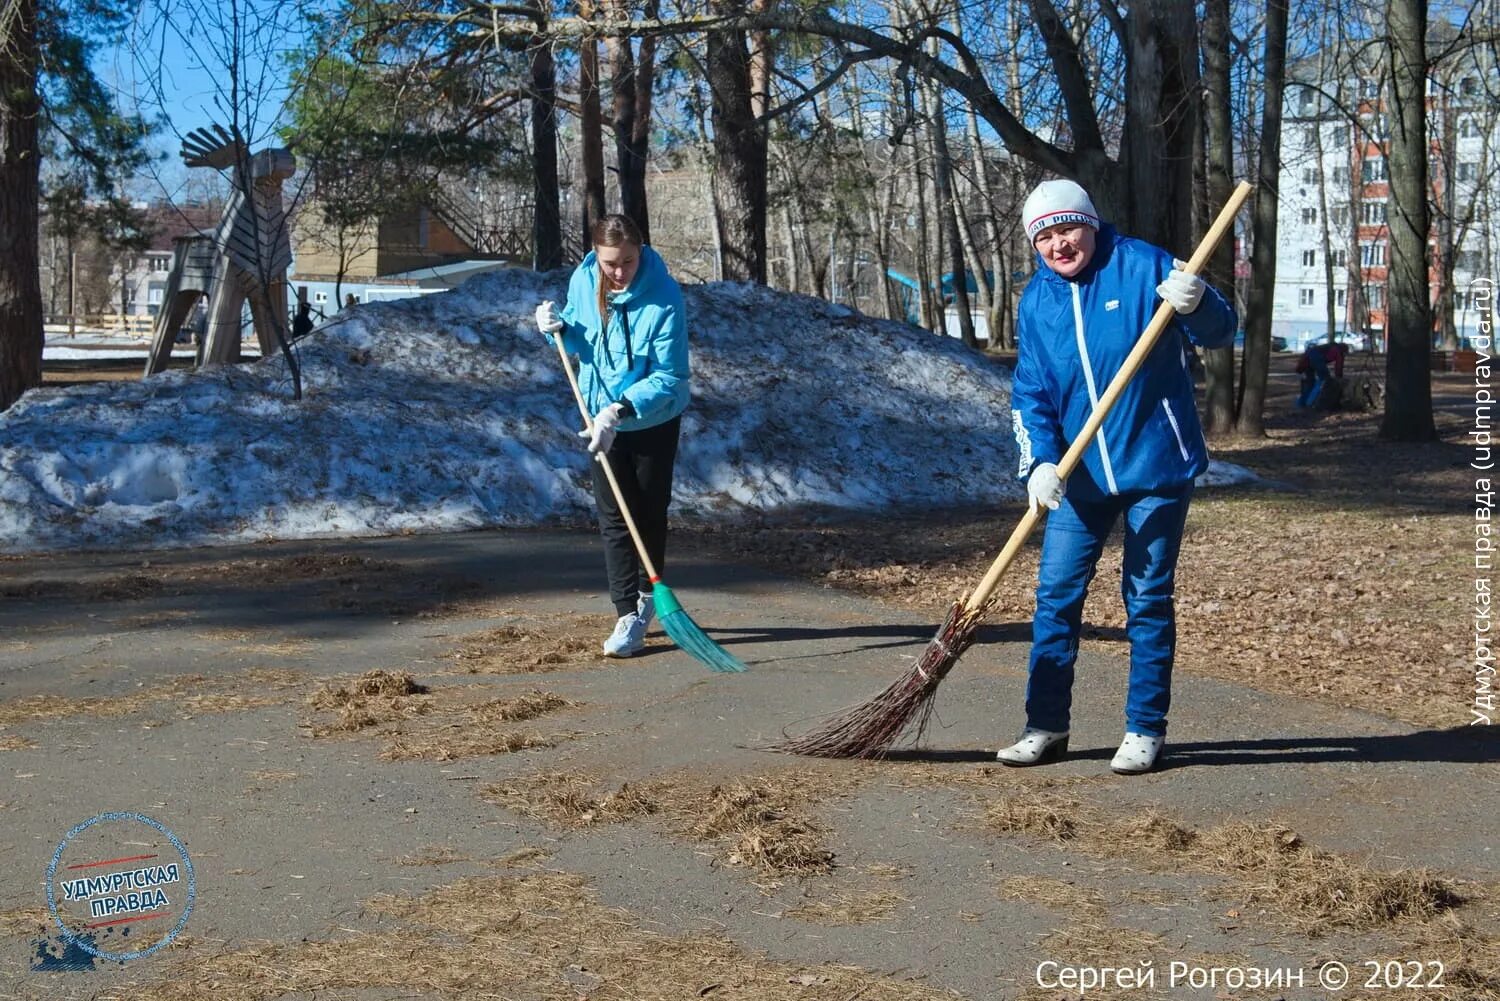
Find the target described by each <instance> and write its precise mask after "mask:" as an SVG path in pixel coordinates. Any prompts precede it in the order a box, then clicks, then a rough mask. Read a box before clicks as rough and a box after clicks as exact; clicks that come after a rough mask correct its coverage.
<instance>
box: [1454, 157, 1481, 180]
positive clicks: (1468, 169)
mask: <svg viewBox="0 0 1500 1001" xmlns="http://www.w3.org/2000/svg"><path fill="white" fill-rule="evenodd" d="M1478 177H1479V164H1477V163H1475V162H1474V161H1473V160H1464V161H1462V162H1461V163H1459V165H1458V179H1459V180H1460V181H1473V180H1477V179H1478Z"/></svg>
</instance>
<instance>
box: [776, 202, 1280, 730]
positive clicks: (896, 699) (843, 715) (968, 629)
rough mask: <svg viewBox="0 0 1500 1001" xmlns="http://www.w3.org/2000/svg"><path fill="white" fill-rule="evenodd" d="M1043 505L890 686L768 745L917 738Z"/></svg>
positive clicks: (1082, 436) (1103, 406)
mask: <svg viewBox="0 0 1500 1001" xmlns="http://www.w3.org/2000/svg"><path fill="white" fill-rule="evenodd" d="M1250 190H1251V188H1250V185H1249V184H1248V183H1247V182H1244V181H1241V182H1240V184H1239V186H1238V187H1237V188H1235V190H1234V193H1233V194H1231V195H1230V196H1229V201H1228V202H1226V203H1225V205H1224V208H1223V209H1222V210H1221V211H1220V212H1219V215H1218V217H1217V218H1216V219H1215V220H1214V223H1213V225H1212V226H1211V227H1209V230H1208V232H1207V233H1206V234H1205V235H1204V237H1203V241H1202V242H1201V243H1199V244H1198V248H1197V249H1196V250H1195V251H1193V256H1192V259H1191V260H1189V261H1188V263H1187V267H1186V268H1184V269H1183V270H1185V271H1187V272H1188V273H1189V274H1194V275H1196V274H1197V273H1198V272H1200V271H1201V270H1203V266H1204V265H1205V264H1206V263H1207V262H1208V258H1209V256H1210V255H1211V254H1212V253H1213V251H1214V248H1215V247H1217V246H1218V244H1219V241H1220V240H1222V239H1223V238H1224V235H1225V234H1226V233H1228V232H1229V230H1230V228H1231V227H1232V226H1233V225H1234V217H1235V215H1236V213H1238V212H1239V210H1240V206H1242V205H1243V204H1244V203H1245V199H1246V198H1247V197H1249V195H1250ZM1172 316H1173V309H1172V307H1171V305H1170V304H1169V303H1165V302H1163V303H1162V304H1161V305H1160V306H1158V307H1157V308H1156V313H1155V314H1154V315H1153V316H1152V317H1151V322H1150V323H1149V324H1148V325H1147V327H1146V330H1145V332H1144V333H1142V334H1141V336H1140V339H1139V340H1138V341H1137V342H1136V345H1135V347H1134V348H1133V349H1132V350H1131V352H1130V355H1129V356H1128V357H1127V358H1126V359H1125V363H1124V364H1123V365H1122V366H1121V367H1120V371H1119V372H1118V373H1116V375H1115V377H1114V379H1113V380H1112V381H1111V382H1110V384H1109V388H1108V389H1106V390H1105V392H1104V396H1103V397H1102V398H1101V399H1100V400H1099V405H1098V406H1097V407H1095V408H1094V412H1093V414H1092V415H1091V416H1090V417H1089V419H1088V421H1087V422H1086V423H1085V424H1084V426H1083V430H1082V431H1080V432H1079V433H1078V437H1077V439H1075V440H1074V441H1073V443H1072V445H1070V446H1069V447H1068V451H1067V453H1066V454H1065V455H1064V456H1063V457H1062V461H1060V462H1059V463H1058V464H1057V475H1058V476H1059V477H1060V478H1062V479H1063V480H1066V479H1067V478H1068V476H1069V475H1070V474H1071V473H1072V472H1073V470H1074V468H1075V467H1077V465H1078V463H1079V462H1080V461H1081V460H1082V458H1083V453H1084V450H1085V449H1087V448H1088V447H1089V444H1090V443H1091V442H1092V441H1093V440H1094V436H1095V435H1096V434H1097V433H1098V432H1099V427H1100V425H1102V424H1103V423H1104V418H1105V417H1106V416H1107V415H1108V414H1109V411H1110V409H1111V408H1112V407H1113V406H1114V405H1115V401H1116V400H1117V399H1118V398H1119V396H1120V393H1121V392H1122V391H1123V390H1124V389H1125V386H1126V384H1127V383H1129V382H1130V380H1131V379H1132V378H1134V376H1135V373H1136V372H1137V370H1139V369H1140V367H1141V364H1142V363H1143V362H1144V361H1145V360H1146V356H1147V355H1148V354H1150V352H1151V349H1152V347H1154V346H1155V344H1156V342H1157V340H1159V339H1160V337H1161V335H1162V331H1164V330H1166V328H1167V324H1169V323H1170V322H1171V321H1172ZM1041 517H1042V515H1041V510H1040V509H1036V510H1031V509H1028V510H1027V512H1026V514H1025V515H1023V516H1022V518H1021V523H1020V524H1019V525H1017V526H1016V528H1015V531H1013V532H1012V533H1011V535H1010V539H1009V541H1007V542H1006V543H1005V548H1004V549H1002V550H1001V551H1000V555H999V556H998V557H996V558H995V562H994V563H993V564H992V565H991V566H990V569H989V571H988V572H987V573H986V574H985V575H984V579H983V580H981V581H980V582H979V586H978V587H976V588H975V589H974V590H973V592H972V593H970V594H969V595H967V596H966V597H964V598H962V599H960V600H958V601H955V602H954V603H953V606H952V607H951V608H950V609H949V610H948V617H947V618H946V619H945V620H944V621H943V624H942V626H941V627H940V628H939V629H938V631H937V635H936V636H934V637H933V638H932V641H931V642H929V643H928V644H927V649H926V650H925V651H923V653H922V656H921V657H920V658H919V659H918V660H917V662H916V664H915V665H913V666H912V667H911V668H910V669H908V670H907V672H906V673H905V674H904V675H902V676H901V677H900V678H899V679H897V680H896V681H895V683H893V684H892V685H891V686H890V687H889V688H887V689H886V690H885V691H883V692H881V693H880V694H879V695H877V696H875V697H874V698H873V699H870V700H869V701H867V702H864V703H861V704H860V705H857V706H852V707H850V708H848V709H845V710H843V711H841V712H838V713H836V714H834V715H833V716H831V717H830V718H829V719H828V721H827V722H826V723H825V724H824V725H823V727H822V728H821V729H819V730H815V731H813V732H812V733H810V734H807V735H805V736H802V737H797V738H787V739H786V740H783V741H782V742H781V743H778V744H773V745H771V746H770V747H768V748H767V750H772V751H782V752H786V753H791V754H805V755H811V756H814V757H820V758H878V757H880V756H882V755H884V754H885V753H886V752H888V751H889V750H890V748H891V745H892V744H894V743H895V742H896V741H897V740H898V739H900V737H901V735H902V734H903V733H905V732H907V730H908V729H909V728H910V727H911V725H912V724H913V723H915V724H916V727H915V732H914V733H913V734H912V741H913V742H917V741H920V740H921V739H922V734H923V732H924V731H925V730H926V729H927V723H928V721H929V719H930V718H931V716H932V708H933V696H935V695H936V694H937V688H938V685H939V684H941V683H942V680H943V678H945V677H946V676H947V675H948V672H949V671H951V670H952V669H953V665H955V664H957V663H958V658H959V657H961V656H963V653H964V651H965V650H967V649H968V648H969V644H970V643H972V642H973V641H974V633H975V631H976V630H977V629H978V628H979V623H980V622H981V621H983V619H984V617H985V615H987V614H988V613H989V610H990V608H991V607H992V606H993V604H994V602H993V601H992V595H993V594H994V592H995V585H996V584H998V583H999V581H1000V577H1001V576H1002V575H1003V574H1004V573H1005V571H1006V570H1007V569H1009V567H1010V565H1011V562H1012V561H1014V560H1015V558H1016V554H1017V553H1019V552H1020V551H1021V546H1022V544H1023V543H1025V541H1026V537H1027V536H1029V535H1030V534H1031V530H1032V529H1033V528H1034V527H1035V526H1036V524H1037V522H1038V521H1040V520H1041Z"/></svg>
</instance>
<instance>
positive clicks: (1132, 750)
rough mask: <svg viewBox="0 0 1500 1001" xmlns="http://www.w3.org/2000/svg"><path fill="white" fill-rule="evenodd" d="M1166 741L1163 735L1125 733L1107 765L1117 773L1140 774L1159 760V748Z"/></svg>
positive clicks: (1148, 769)
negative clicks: (1118, 747)
mask: <svg viewBox="0 0 1500 1001" xmlns="http://www.w3.org/2000/svg"><path fill="white" fill-rule="evenodd" d="M1166 742H1167V739H1166V738H1165V737H1151V736H1148V735H1146V734H1144V733H1127V734H1126V735H1125V740H1124V741H1122V742H1121V744H1120V749H1119V750H1118V751H1116V752H1115V756H1114V759H1113V760H1111V761H1110V763H1109V767H1110V769H1111V770H1113V771H1114V772H1115V773H1116V774H1118V775H1141V774H1144V773H1145V772H1149V771H1151V770H1152V769H1154V768H1155V767H1156V765H1157V762H1159V761H1160V760H1161V749H1162V747H1163V746H1164V745H1165V744H1166Z"/></svg>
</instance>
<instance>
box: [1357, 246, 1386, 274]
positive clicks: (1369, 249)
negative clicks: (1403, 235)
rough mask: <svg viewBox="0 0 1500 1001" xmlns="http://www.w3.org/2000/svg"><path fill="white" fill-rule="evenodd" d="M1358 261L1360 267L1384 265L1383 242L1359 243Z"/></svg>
mask: <svg viewBox="0 0 1500 1001" xmlns="http://www.w3.org/2000/svg"><path fill="white" fill-rule="evenodd" d="M1359 263H1360V266H1361V267H1366V268H1378V267H1383V266H1384V265H1385V244H1384V243H1361V244H1360V245H1359Z"/></svg>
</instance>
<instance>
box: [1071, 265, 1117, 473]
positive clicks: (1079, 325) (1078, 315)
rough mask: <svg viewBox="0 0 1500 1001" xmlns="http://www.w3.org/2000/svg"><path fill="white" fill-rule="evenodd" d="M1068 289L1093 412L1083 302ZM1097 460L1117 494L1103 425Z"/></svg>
mask: <svg viewBox="0 0 1500 1001" xmlns="http://www.w3.org/2000/svg"><path fill="white" fill-rule="evenodd" d="M1068 288H1069V289H1071V290H1072V292H1073V333H1074V335H1075V336H1076V337H1077V338H1078V358H1079V360H1080V361H1082V362H1083V381H1084V384H1085V385H1087V386H1088V387H1089V403H1090V404H1091V405H1092V407H1093V410H1095V411H1097V410H1098V409H1099V390H1098V389H1096V388H1095V386H1094V366H1093V365H1091V364H1090V363H1089V348H1088V345H1087V344H1085V343H1084V342H1083V300H1082V299H1081V298H1079V295H1078V285H1077V283H1075V282H1068ZM1098 440H1099V459H1100V461H1101V462H1102V463H1103V465H1104V482H1105V484H1106V485H1107V486H1108V487H1109V492H1110V493H1112V494H1118V493H1119V492H1120V488H1119V487H1117V486H1115V468H1114V465H1113V464H1112V463H1111V462H1110V461H1109V445H1108V444H1106V443H1105V441H1104V425H1103V424H1100V425H1099V437H1098Z"/></svg>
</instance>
